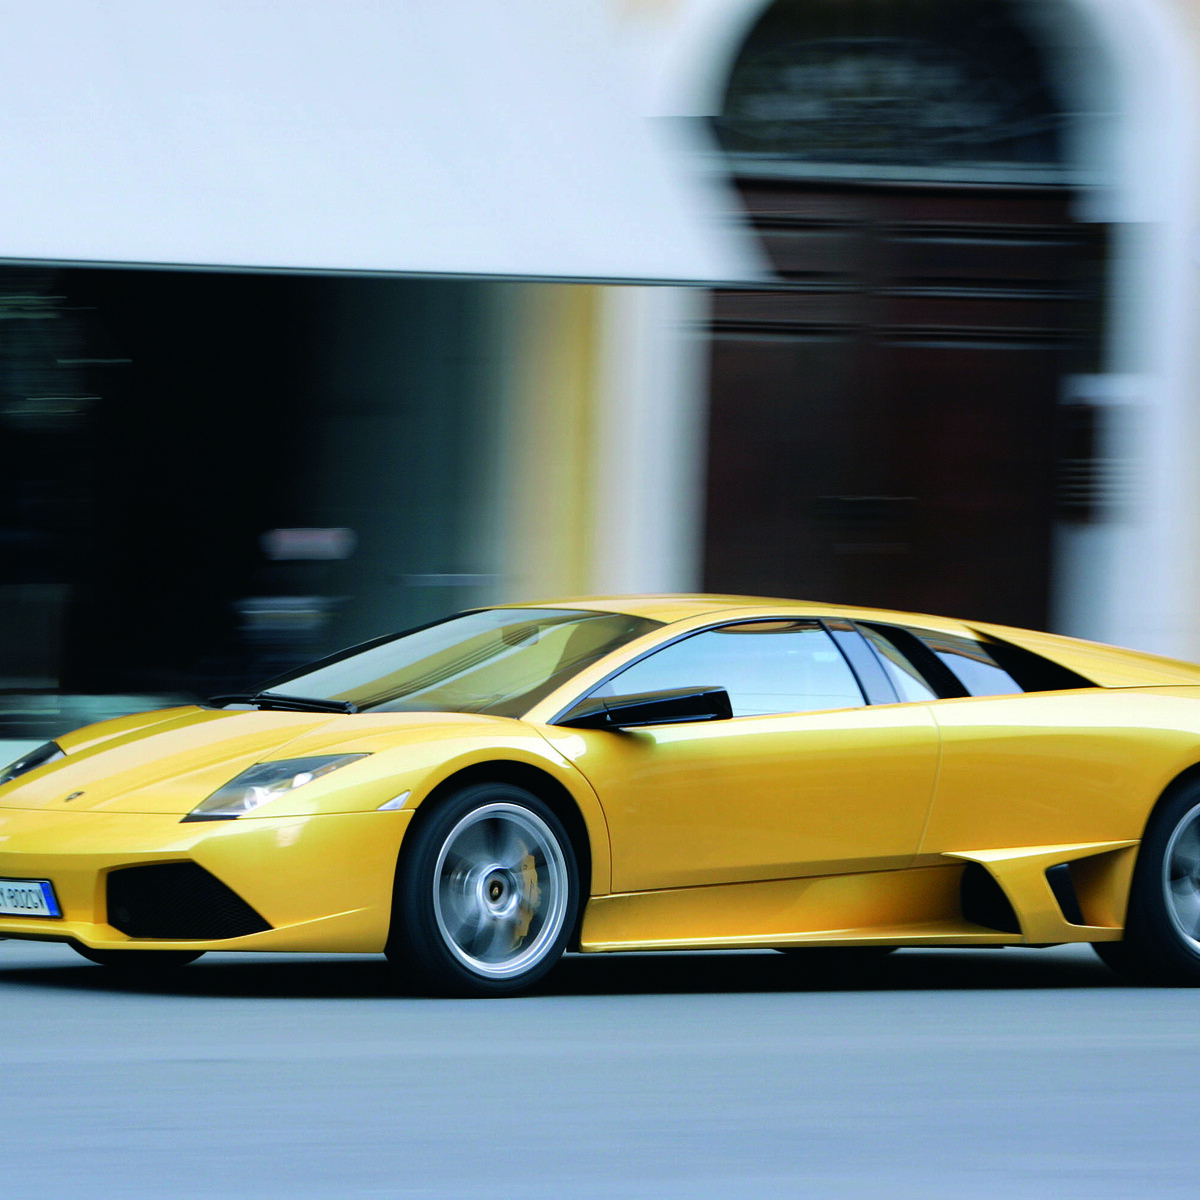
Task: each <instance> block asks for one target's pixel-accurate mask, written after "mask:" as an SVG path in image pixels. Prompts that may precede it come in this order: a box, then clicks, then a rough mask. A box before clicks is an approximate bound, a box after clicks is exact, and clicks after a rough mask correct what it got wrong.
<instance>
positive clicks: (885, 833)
mask: <svg viewBox="0 0 1200 1200" xmlns="http://www.w3.org/2000/svg"><path fill="white" fill-rule="evenodd" d="M838 637H839V638H841V639H842V640H843V641H846V640H847V639H849V638H853V639H854V641H853V643H852V644H851V646H850V647H848V649H852V650H855V651H861V652H863V653H865V654H867V655H868V656H870V655H871V652H870V651H869V650H868V649H867V647H866V643H865V642H863V641H862V639H861V638H859V635H858V634H857V633H853V632H852V631H850V630H849V627H846V628H845V629H844V630H843V631H841V632H839V633H838ZM851 657H852V655H848V654H847V653H844V652H843V650H841V649H839V642H838V641H835V637H834V635H833V634H832V633H831V631H830V630H829V629H828V628H826V627H825V626H823V625H822V624H821V623H820V622H818V621H815V620H793V619H769V620H753V621H739V622H729V623H725V624H722V625H720V626H717V627H714V628H711V629H707V630H701V631H699V632H694V633H691V634H686V635H683V636H682V637H681V638H679V639H678V640H676V641H674V642H671V643H668V644H667V645H666V646H664V647H661V648H659V649H657V650H655V651H652V652H650V653H649V654H647V655H645V656H644V657H642V658H640V659H638V660H636V661H635V662H633V663H632V664H630V665H628V666H626V667H624V668H623V669H622V670H620V671H619V672H617V673H616V674H615V675H614V676H613V677H611V678H610V679H608V680H607V681H605V682H604V683H603V684H602V685H600V687H598V688H595V689H593V690H592V691H591V692H590V693H589V697H594V696H596V695H597V694H604V695H610V696H618V695H631V694H637V693H644V692H651V691H660V690H665V689H671V688H687V687H705V686H709V687H711V686H719V687H724V688H725V689H726V690H727V691H728V692H729V696H730V701H731V705H732V708H733V718H732V719H729V720H717V721H705V722H698V723H681V724H669V725H657V726H653V727H641V728H636V729H628V730H621V731H611V730H596V729H575V728H566V727H561V726H560V727H557V728H552V729H550V730H549V731H548V732H549V734H550V737H551V740H552V741H553V742H554V743H555V744H556V745H557V746H558V747H559V749H561V750H562V752H563V753H564V754H566V755H567V756H568V757H569V758H571V759H572V761H574V763H575V765H576V766H577V767H578V768H579V770H580V771H581V772H582V773H583V775H584V776H585V777H586V778H587V779H588V781H589V782H590V783H591V785H592V786H593V788H594V789H595V791H596V793H597V795H598V796H599V797H600V801H601V804H602V805H603V807H604V811H605V815H606V817H607V820H608V824H609V835H610V842H611V847H612V887H613V890H614V891H616V892H631V891H642V890H647V889H655V888H674V887H685V886H692V885H699V884H719V883H735V882H743V881H750V880H767V879H787V878H793V877H797V876H805V875H821V874H831V873H841V872H854V871H869V870H887V869H893V868H898V867H904V866H906V865H908V863H909V862H910V861H911V860H912V858H913V856H914V854H915V853H916V849H917V845H918V843H919V841H920V837H921V831H922V829H923V827H924V824H925V820H926V817H927V814H928V811H929V804H930V799H931V795H932V790H933V785H934V780H935V775H936V770H937V757H938V737H937V731H936V727H935V725H934V722H933V720H932V718H931V716H930V713H929V708H928V705H926V704H922V703H910V704H900V703H893V704H887V705H877V706H870V705H868V704H867V703H866V700H865V699H864V695H863V690H862V686H861V684H860V682H859V677H858V676H857V675H856V673H855V671H854V670H853V669H852V668H851V665H850V659H851ZM860 674H861V672H860ZM568 717H569V714H568Z"/></svg>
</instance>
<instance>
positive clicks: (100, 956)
mask: <svg viewBox="0 0 1200 1200" xmlns="http://www.w3.org/2000/svg"><path fill="white" fill-rule="evenodd" d="M73 949H74V950H75V952H76V953H77V954H82V955H83V957H84V958H86V959H87V960H88V961H89V962H94V963H98V964H99V965H100V966H102V967H118V968H120V969H121V970H122V971H167V970H170V969H171V968H172V967H186V966H187V964H188V963H190V962H195V961H196V959H198V958H199V957H200V956H201V955H202V954H203V953H204V951H203V950H94V949H93V948H92V947H91V946H81V945H75V946H74V947H73Z"/></svg>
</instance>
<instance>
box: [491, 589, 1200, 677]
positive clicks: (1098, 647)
mask: <svg viewBox="0 0 1200 1200" xmlns="http://www.w3.org/2000/svg"><path fill="white" fill-rule="evenodd" d="M501 607H509V608H576V609H587V610H589V611H595V612H617V613H627V614H629V615H630V616H636V617H647V618H649V619H650V620H654V621H662V622H664V623H666V624H672V623H674V622H677V621H689V620H694V619H696V618H698V617H704V616H707V615H709V614H712V615H716V614H720V615H721V616H722V617H730V618H733V619H736V618H737V617H738V616H739V615H742V614H745V615H746V616H754V615H760V614H761V615H767V614H770V615H772V616H796V617H806V616H811V617H816V616H826V617H828V616H841V617H846V618H848V619H851V620H857V621H879V622H882V623H885V624H894V625H906V626H915V627H916V628H918V629H928V630H931V631H938V632H941V633H952V634H959V635H964V636H966V637H974V638H978V637H980V636H983V637H984V638H985V639H986V638H998V639H1000V640H1002V641H1007V642H1015V643H1016V644H1017V645H1018V646H1022V647H1024V648H1025V649H1027V650H1031V651H1033V652H1034V653H1035V654H1040V655H1042V656H1043V657H1045V658H1048V659H1050V660H1051V661H1053V662H1057V663H1060V664H1061V665H1063V666H1065V667H1068V668H1070V669H1071V670H1073V671H1077V672H1078V673H1079V674H1080V675H1082V676H1083V677H1084V678H1085V679H1090V680H1092V681H1093V682H1094V683H1096V684H1099V685H1100V686H1101V687H1146V686H1158V687H1162V686H1165V685H1170V684H1190V685H1193V686H1195V685H1197V684H1200V666H1197V665H1196V664H1195V663H1189V662H1183V661H1181V660H1180V659H1174V658H1164V657H1162V656H1161V655H1157V654H1146V653H1144V652H1143V651H1140V650H1128V649H1124V648H1122V647H1119V646H1109V645H1105V644H1104V643H1100V642H1088V641H1081V640H1080V639H1078V638H1072V637H1064V636H1063V635H1061V634H1055V633H1042V632H1040V631H1038V630H1033V629H1016V628H1012V627H1009V626H1004V625H993V624H989V623H986V622H982V621H970V620H958V619H956V618H953V617H939V616H934V615H932V614H930V613H914V612H899V611H897V610H895V609H887V608H856V607H853V606H850V605H845V604H825V603H822V602H820V601H817V600H786V599H782V598H780V597H776V596H725V595H708V594H705V593H699V592H697V593H690V594H684V595H671V594H652V595H629V596H570V597H564V598H561V599H557V600H542V601H537V602H535V603H532V604H528V603H527V604H513V605H504V606H501Z"/></svg>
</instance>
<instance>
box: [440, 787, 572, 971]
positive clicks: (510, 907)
mask: <svg viewBox="0 0 1200 1200" xmlns="http://www.w3.org/2000/svg"><path fill="white" fill-rule="evenodd" d="M568 880H569V876H568V874H567V863H566V859H565V857H564V855H563V851H562V847H561V846H560V845H559V842H558V838H557V837H555V836H554V833H553V832H552V831H551V829H550V827H549V826H548V825H547V824H546V822H545V821H543V820H542V819H541V817H539V816H538V815H537V814H536V813H533V812H530V810H529V809H527V808H523V807H521V806H520V805H517V804H508V803H496V804H484V805H481V806H480V807H479V808H477V809H475V810H474V811H473V812H469V813H468V814H467V815H466V816H465V817H463V819H462V820H461V821H459V822H458V824H457V825H455V826H454V828H453V829H451V830H450V833H449V835H448V836H447V837H446V840H445V842H443V844H442V848H441V851H440V852H439V854H438V857H437V864H436V866H435V867H434V872H433V913H434V918H435V920H436V921H437V928H438V932H439V933H440V934H441V936H442V939H443V941H444V942H445V944H446V947H447V949H448V950H449V951H450V952H451V953H452V954H453V955H454V957H455V958H457V959H458V960H459V962H461V963H462V964H463V965H464V966H466V967H467V968H469V969H470V970H472V971H474V972H475V973H476V974H478V975H483V976H486V977H487V978H489V979H511V978H512V977H513V976H516V975H521V974H523V973H524V972H526V971H528V970H530V969H531V968H532V967H533V966H535V965H536V964H537V963H538V962H540V961H541V960H542V959H543V958H545V956H546V955H547V954H548V953H549V952H550V951H551V949H552V948H553V947H554V945H555V943H556V942H557V940H558V936H559V934H560V933H561V932H562V926H563V921H564V919H565V917H566V913H567V901H568V894H567V892H568V888H569V882H568Z"/></svg>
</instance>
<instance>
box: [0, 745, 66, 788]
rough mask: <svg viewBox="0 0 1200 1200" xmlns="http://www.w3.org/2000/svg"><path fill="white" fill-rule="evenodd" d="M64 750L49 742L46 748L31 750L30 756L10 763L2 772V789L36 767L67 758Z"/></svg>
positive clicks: (23, 756) (0, 775)
mask: <svg viewBox="0 0 1200 1200" xmlns="http://www.w3.org/2000/svg"><path fill="white" fill-rule="evenodd" d="M65 757H66V755H65V754H63V752H62V750H61V749H60V748H59V745H58V743H57V742H47V743H46V744H45V745H44V746H39V747H38V748H37V749H36V750H30V751H29V753H28V754H22V755H21V757H20V758H18V759H17V761H16V762H14V763H9V764H8V766H7V767H5V768H4V769H3V770H2V771H0V787H2V786H3V785H4V784H6V783H8V782H9V780H12V779H16V777H17V776H18V775H24V774H25V772H26V771H32V770H33V768H34V767H41V766H45V764H46V763H49V762H54V760H55V759H57V758H65Z"/></svg>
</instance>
